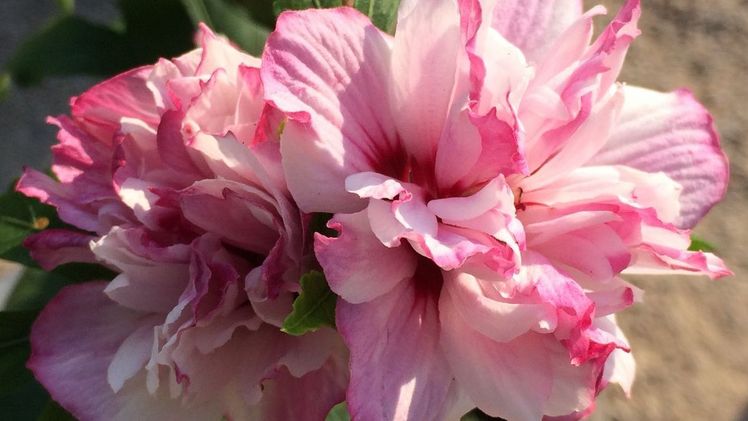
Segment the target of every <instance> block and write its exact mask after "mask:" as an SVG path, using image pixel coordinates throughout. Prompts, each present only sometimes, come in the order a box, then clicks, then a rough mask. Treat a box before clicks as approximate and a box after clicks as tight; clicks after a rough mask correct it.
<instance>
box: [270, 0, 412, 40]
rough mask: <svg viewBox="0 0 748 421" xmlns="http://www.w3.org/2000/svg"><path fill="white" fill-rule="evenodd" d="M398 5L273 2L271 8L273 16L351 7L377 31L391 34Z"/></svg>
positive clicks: (385, 0) (384, 0)
mask: <svg viewBox="0 0 748 421" xmlns="http://www.w3.org/2000/svg"><path fill="white" fill-rule="evenodd" d="M399 5H400V0H275V2H274V3H273V8H274V9H275V14H276V15H279V14H280V13H281V12H283V11H284V10H303V9H312V8H317V9H322V8H327V7H339V6H353V7H355V8H356V9H358V10H359V11H360V12H361V13H363V14H365V15H366V16H369V17H370V18H371V21H372V22H373V23H374V25H376V26H377V27H378V28H379V29H381V30H383V31H385V32H388V33H390V34H392V33H394V32H395V24H396V23H397V8H398V6H399Z"/></svg>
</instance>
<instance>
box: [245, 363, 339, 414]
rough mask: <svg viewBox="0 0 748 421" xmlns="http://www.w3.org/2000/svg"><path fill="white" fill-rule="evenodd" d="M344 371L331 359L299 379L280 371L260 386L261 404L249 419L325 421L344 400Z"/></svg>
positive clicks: (282, 370)
mask: <svg viewBox="0 0 748 421" xmlns="http://www.w3.org/2000/svg"><path fill="white" fill-rule="evenodd" d="M347 368H348V367H347V366H346V365H345V363H344V362H342V361H336V360H334V359H330V360H329V361H328V362H327V363H326V364H325V365H324V366H322V368H320V369H319V370H315V371H312V372H310V373H308V374H305V375H304V376H302V377H300V378H297V377H294V376H292V375H291V374H290V373H289V372H288V371H287V370H285V369H281V370H279V373H278V374H277V375H276V376H275V377H274V378H272V379H269V380H267V381H266V382H265V383H263V386H264V389H263V397H262V401H261V402H260V405H259V406H258V408H257V409H256V410H255V412H253V413H252V415H251V416H250V417H249V418H248V419H256V420H278V421H281V420H299V421H302V420H308V421H316V420H324V419H325V417H326V416H327V414H328V413H329V412H330V409H332V407H333V406H335V405H336V404H338V403H340V402H342V401H344V400H345V388H346V386H347V385H348V376H347V371H348V370H347Z"/></svg>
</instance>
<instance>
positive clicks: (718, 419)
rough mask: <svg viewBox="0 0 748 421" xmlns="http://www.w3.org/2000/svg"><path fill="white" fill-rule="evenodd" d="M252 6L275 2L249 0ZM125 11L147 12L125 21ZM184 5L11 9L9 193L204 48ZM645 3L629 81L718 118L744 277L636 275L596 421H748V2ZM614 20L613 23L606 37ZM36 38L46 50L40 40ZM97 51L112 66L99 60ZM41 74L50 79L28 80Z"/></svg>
mask: <svg viewBox="0 0 748 421" xmlns="http://www.w3.org/2000/svg"><path fill="white" fill-rule="evenodd" d="M252 1H258V2H259V1H263V0H246V3H250V2H252ZM623 2H624V1H623V0H601V1H589V0H585V6H586V7H587V8H589V7H592V6H593V5H594V4H597V3H602V4H604V5H605V6H607V7H608V8H609V13H610V14H613V15H614V14H615V12H616V10H617V9H618V8H619V7H620V6H621V5H622V4H623ZM119 3H129V4H131V5H134V6H133V9H131V10H125V11H124V12H123V11H122V10H121V9H120V8H118V4H119ZM176 3H179V2H175V1H173V0H158V1H155V0H140V1H137V0H136V1H121V2H118V1H116V0H77V1H76V2H75V8H74V12H73V10H72V8H71V5H72V2H71V1H70V0H56V1H55V0H0V75H2V74H3V73H2V72H5V71H9V70H10V71H17V72H21V73H22V72H23V71H26V72H27V74H26V76H25V78H20V79H19V78H18V77H16V80H15V81H14V82H13V83H11V84H10V85H9V84H8V78H6V77H3V76H0V137H1V139H0V185H2V186H5V185H8V184H9V183H10V182H11V181H12V180H13V179H14V178H15V177H17V176H18V175H19V174H20V172H21V169H22V167H23V166H24V165H30V166H33V167H35V168H38V169H44V168H47V167H48V166H49V164H50V159H51V156H50V152H49V147H50V146H51V145H52V144H53V143H54V142H55V132H56V131H55V130H54V129H53V128H52V127H50V126H47V125H46V124H45V122H44V121H45V118H46V116H47V115H56V114H60V113H65V112H67V104H68V100H69V97H71V96H73V95H76V94H79V93H81V92H83V91H84V90H85V89H86V88H87V87H90V86H91V85H92V84H94V83H95V82H96V81H98V80H100V79H102V78H103V77H104V76H105V75H107V74H111V73H113V72H116V71H118V70H121V69H124V68H127V67H132V66H135V65H137V64H141V63H148V62H151V61H153V60H154V58H155V57H157V56H158V55H164V56H167V57H168V56H172V55H176V54H178V53H179V52H181V51H186V50H187V49H188V48H190V45H191V35H190V34H191V31H192V24H193V23H194V21H195V19H196V18H199V17H200V14H199V13H200V12H199V11H197V12H196V11H195V10H191V11H190V10H187V11H185V10H184V9H180V10H181V12H178V14H179V19H177V20H175V19H173V16H175V13H177V12H174V11H173V10H172V11H168V10H167V12H166V13H169V16H171V17H172V18H171V19H169V20H168V22H169V25H166V24H164V22H167V21H165V20H163V19H159V14H158V13H159V10H154V9H153V8H154V7H156V6H155V5H156V4H159V5H160V6H159V7H164V4H167V6H168V5H169V4H176ZM190 3H193V2H190V1H184V4H190ZM643 3H644V4H643V16H642V19H641V22H640V27H641V29H642V32H643V34H642V36H641V37H640V38H639V39H638V40H637V41H636V42H635V43H634V45H633V47H632V48H631V50H630V52H629V56H628V59H627V61H626V65H625V67H624V69H623V74H622V76H621V78H620V80H621V81H624V82H626V83H629V84H632V85H640V86H645V87H648V88H652V89H657V90H662V91H670V90H673V89H676V88H680V87H688V88H690V89H691V90H693V91H694V93H695V95H696V97H697V98H699V99H700V100H701V101H702V102H703V103H704V104H705V105H706V106H707V108H709V109H710V110H711V111H712V113H713V114H714V117H715V119H716V123H717V126H718V129H719V131H720V132H721V134H722V142H723V146H724V148H725V149H726V151H727V154H728V156H729V157H730V161H731V184H730V189H729V191H728V194H727V197H726V199H725V201H724V202H723V203H721V204H720V205H718V206H717V207H716V208H715V209H714V210H713V211H712V212H711V213H710V214H709V215H708V216H707V217H706V219H705V220H704V221H703V222H702V224H701V225H700V226H699V227H698V229H697V230H696V234H697V235H698V236H699V237H700V238H703V239H705V240H706V241H708V242H710V243H712V244H714V245H716V246H717V250H718V254H719V255H720V256H722V257H723V258H724V259H725V260H726V261H727V263H728V265H729V266H730V267H731V268H732V270H733V271H734V272H735V276H734V277H732V278H728V279H726V280H721V281H716V282H714V281H709V280H708V279H706V278H696V277H658V278H634V279H633V280H632V281H633V282H634V283H636V284H637V285H638V286H640V287H642V288H643V289H644V290H645V292H646V293H645V302H644V303H643V304H640V305H637V306H635V307H633V308H631V309H629V310H627V311H625V312H624V313H623V314H621V315H620V317H619V321H620V323H621V325H622V326H623V329H624V331H625V332H626V334H627V335H628V337H629V339H630V341H631V343H632V347H633V349H634V355H635V357H636V359H637V363H638V369H637V380H636V382H635V385H634V390H633V396H632V398H631V400H627V399H626V397H625V396H624V395H623V393H622V392H620V390H619V389H618V388H617V387H610V388H609V389H608V390H606V391H605V392H603V394H602V396H601V398H600V399H599V401H598V409H597V411H596V413H595V414H594V415H593V417H592V419H593V420H598V421H599V420H681V419H683V420H697V419H709V420H711V421H723V420H724V421H748V258H746V256H748V246H747V245H746V240H748V235H747V234H748V223H747V222H746V218H748V194H746V193H747V191H746V190H747V189H748V105H746V104H745V103H746V102H748V77H746V69H747V68H748V2H747V1H746V0H709V1H703V0H644V1H643ZM232 4H234V3H232ZM206 12H207V13H208V15H207V16H208V18H210V17H213V20H214V21H215V22H212V23H213V26H216V27H218V28H217V29H218V30H219V31H221V32H224V33H228V34H229V35H230V36H231V35H233V36H234V37H243V38H244V39H255V38H257V37H255V38H252V37H253V36H254V35H256V34H257V33H262V31H263V30H262V29H261V28H260V29H257V28H255V27H249V26H248V25H246V21H244V20H243V17H245V16H243V15H242V13H245V12H243V11H242V12H241V13H238V12H236V11H235V10H232V9H228V10H225V9H224V10H208V11H202V13H206ZM227 13H228V15H227ZM202 16H203V18H205V16H206V15H202ZM227 16H228V19H227ZM237 17H238V18H239V19H238V20H237V19H236V18H237ZM610 17H611V16H608V19H609V18H610ZM252 18H254V21H259V22H263V20H265V21H266V20H267V19H268V18H267V16H252ZM61 20H66V21H65V22H62V23H60V21H61ZM79 20H85V22H87V23H86V25H90V26H91V27H90V28H88V29H89V30H88V31H87V32H86V31H84V32H76V31H75V30H71V28H69V27H66V26H65V25H67V23H66V22H68V21H72V22H78V21H79ZM605 23H607V21H606V18H601V19H600V20H599V22H598V24H599V27H602V26H603V25H605ZM60 27H61V28H60ZM43 28H46V31H47V33H48V34H49V33H50V32H51V35H47V36H48V37H51V38H52V39H53V40H54V41H55V42H56V43H57V44H54V43H53V45H52V47H49V46H47V45H44V43H43V42H42V41H44V39H43V38H42V41H38V40H39V39H40V37H39V35H38V33H39V31H40V29H43ZM110 28H114V32H112V29H110ZM55 31H56V32H55ZM149 31H150V32H149ZM153 31H156V32H157V33H161V34H162V36H160V37H159V39H161V40H163V42H162V43H160V44H159V43H158V42H156V43H153V42H144V41H143V40H142V39H140V35H139V33H153ZM258 31H259V32H258ZM112 33H115V34H117V36H115V37H112ZM33 34H37V35H35V37H36V38H35V41H32V42H31V43H29V42H27V40H28V39H29V37H31V36H32V35H33ZM122 34H125V35H122ZM151 39H153V38H151ZM47 41H48V40H47ZM73 41H74V43H73V44H74V45H76V46H77V48H76V49H73V50H72V55H71V53H70V51H66V52H65V54H67V55H65V56H64V57H66V59H67V60H68V61H70V62H71V63H72V65H71V66H70V67H69V68H63V69H58V68H54V66H48V65H47V64H48V63H50V60H58V57H61V56H60V54H61V49H62V50H64V48H65V47H66V44H70V43H71V42H73ZM34 43H36V44H34ZM245 43H246V45H243V46H244V47H245V48H247V49H249V50H254V51H255V53H256V52H257V51H258V48H259V47H258V46H257V45H256V43H254V44H253V42H252V41H251V40H250V41H245ZM30 44H31V45H30ZM67 46H68V47H69V45H67ZM19 48H20V49H21V50H22V52H21V54H20V56H19V53H18V51H19ZM24 53H25V55H26V57H23V54H24ZM91 54H98V55H99V56H100V57H103V58H104V59H102V60H100V61H93V62H87V60H89V59H90V55H91ZM19 57H20V58H19ZM76 66H78V67H87V68H89V69H95V71H94V72H93V73H94V75H81V74H79V73H80V72H78V70H77V69H78V67H76ZM29 69H31V70H33V69H37V70H39V69H40V70H41V71H42V73H41V74H28V71H29ZM47 73H48V74H47ZM22 84H25V85H28V86H19V85H22ZM2 96H4V99H2ZM15 273H16V269H15V268H14V267H13V266H11V265H8V264H5V263H2V262H0V303H2V301H3V299H4V298H3V297H4V295H3V294H4V292H3V291H4V289H5V290H7V289H8V287H9V286H10V281H11V280H12V279H13V278H14V275H15ZM19 404H26V405H28V404H29V403H28V402H23V403H21V402H19ZM2 415H3V414H0V418H2Z"/></svg>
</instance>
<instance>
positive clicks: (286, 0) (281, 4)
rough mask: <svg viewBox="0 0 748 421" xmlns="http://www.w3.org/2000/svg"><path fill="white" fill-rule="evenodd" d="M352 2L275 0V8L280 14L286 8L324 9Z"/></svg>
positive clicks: (341, 0)
mask: <svg viewBox="0 0 748 421" xmlns="http://www.w3.org/2000/svg"><path fill="white" fill-rule="evenodd" d="M344 3H345V4H347V3H350V2H348V1H345V0H275V1H273V10H274V11H275V15H276V16H277V15H280V14H281V12H283V11H285V10H304V9H315V8H316V9H323V8H328V7H339V6H342V5H343V4H344Z"/></svg>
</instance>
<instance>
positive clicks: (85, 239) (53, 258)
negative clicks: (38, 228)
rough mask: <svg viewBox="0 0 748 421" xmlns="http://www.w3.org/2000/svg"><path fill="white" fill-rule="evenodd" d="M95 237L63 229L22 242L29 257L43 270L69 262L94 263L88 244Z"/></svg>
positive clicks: (35, 235) (46, 232) (41, 233)
mask: <svg viewBox="0 0 748 421" xmlns="http://www.w3.org/2000/svg"><path fill="white" fill-rule="evenodd" d="M94 238H95V237H93V236H91V235H87V234H83V233H80V232H76V231H70V230H64V229H47V230H44V231H42V232H40V233H38V234H33V235H30V236H29V237H27V238H26V240H25V241H24V242H23V245H24V247H26V248H27V249H29V252H30V253H31V257H32V258H33V259H34V260H36V261H37V262H38V263H39V265H40V266H41V267H42V268H44V269H45V270H52V269H54V268H55V267H56V266H59V265H61V264H64V263H70V262H83V263H94V262H96V258H95V257H94V255H93V253H92V252H91V247H90V243H91V241H92V240H94Z"/></svg>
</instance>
